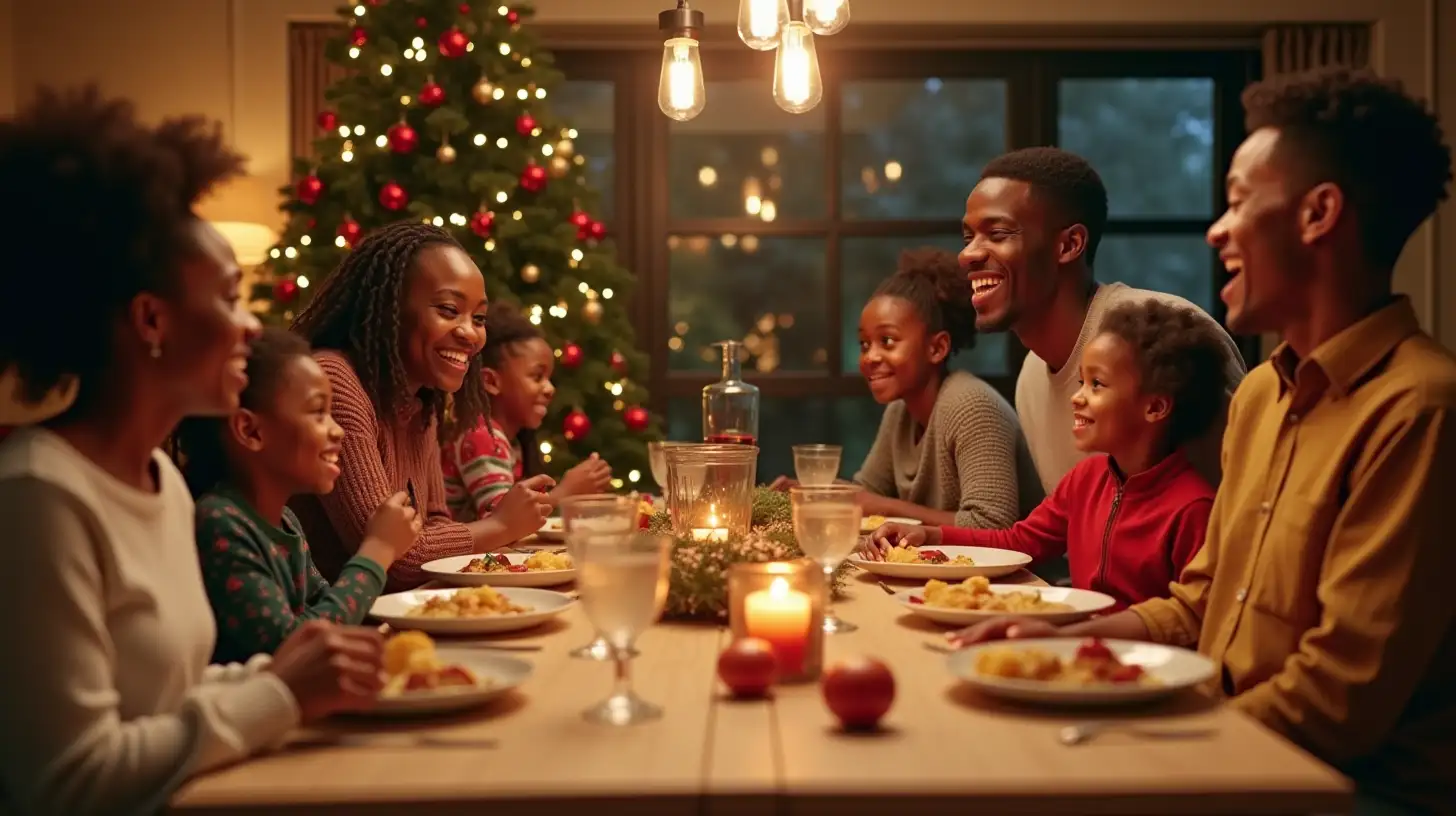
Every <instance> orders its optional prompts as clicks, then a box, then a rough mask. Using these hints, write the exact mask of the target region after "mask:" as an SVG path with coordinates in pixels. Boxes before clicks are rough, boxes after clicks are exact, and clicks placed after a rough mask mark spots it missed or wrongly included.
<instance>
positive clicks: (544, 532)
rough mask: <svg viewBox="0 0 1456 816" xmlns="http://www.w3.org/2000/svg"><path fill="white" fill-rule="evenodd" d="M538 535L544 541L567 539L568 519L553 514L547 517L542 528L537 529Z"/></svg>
mask: <svg viewBox="0 0 1456 816" xmlns="http://www.w3.org/2000/svg"><path fill="white" fill-rule="evenodd" d="M536 537H537V538H539V539H541V540H542V541H565V540H566V521H565V520H564V519H562V518H561V516H552V517H551V518H548V519H546V521H545V522H544V523H542V525H541V529H539V530H537V531H536Z"/></svg>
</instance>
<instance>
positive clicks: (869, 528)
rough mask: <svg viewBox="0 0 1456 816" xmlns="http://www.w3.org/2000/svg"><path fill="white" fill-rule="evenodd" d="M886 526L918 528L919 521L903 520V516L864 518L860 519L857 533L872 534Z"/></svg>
mask: <svg viewBox="0 0 1456 816" xmlns="http://www.w3.org/2000/svg"><path fill="white" fill-rule="evenodd" d="M886 524H911V525H914V526H916V527H919V526H920V522H919V521H916V520H915V519H913V518H905V517H904V516H865V517H864V518H862V519H860V522H859V531H860V532H861V533H873V532H874V531H876V530H878V529H880V527H881V526H883V525H886Z"/></svg>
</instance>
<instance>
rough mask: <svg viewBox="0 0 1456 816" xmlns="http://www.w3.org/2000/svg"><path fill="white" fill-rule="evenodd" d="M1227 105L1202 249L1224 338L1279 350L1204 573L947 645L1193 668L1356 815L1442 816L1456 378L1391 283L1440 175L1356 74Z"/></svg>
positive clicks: (1450, 655)
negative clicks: (1218, 277)
mask: <svg viewBox="0 0 1456 816" xmlns="http://www.w3.org/2000/svg"><path fill="white" fill-rule="evenodd" d="M1244 106H1245V108H1246V110H1247V114H1248V127H1249V132H1250V135H1249V137H1248V139H1246V140H1245V141H1244V143H1243V144H1242V145H1241V146H1240V147H1239V149H1238V152H1237V153H1236V154H1235V155H1234V159H1233V162H1232V165H1231V167H1230V169H1229V173H1228V180H1227V181H1228V201H1229V206H1228V211H1227V212H1225V213H1224V215H1223V216H1222V217H1221V218H1220V219H1219V220H1218V221H1217V222H1216V223H1215V224H1214V225H1213V226H1212V227H1211V228H1210V229H1209V231H1208V241H1209V243H1210V244H1211V245H1212V246H1213V247H1215V248H1216V249H1218V250H1219V255H1220V257H1221V258H1222V259H1223V262H1224V265H1225V267H1226V268H1227V270H1228V272H1229V275H1230V280H1229V282H1228V284H1227V285H1226V286H1225V287H1224V289H1223V291H1222V292H1221V295H1220V296H1221V297H1222V298H1223V301H1224V303H1226V304H1227V305H1228V323H1229V327H1230V329H1232V330H1234V331H1235V332H1238V333H1246V334H1253V333H1261V332H1278V333H1279V334H1280V335H1281V336H1282V338H1283V341H1284V342H1283V344H1281V345H1280V346H1279V348H1278V349H1277V350H1276V351H1275V352H1274V354H1273V356H1272V358H1271V359H1270V360H1269V361H1268V362H1267V363H1265V364H1263V365H1261V366H1259V367H1258V368H1256V369H1254V370H1253V371H1251V372H1250V373H1249V376H1248V377H1247V378H1246V379H1245V380H1244V382H1243V384H1242V386H1241V387H1240V388H1239V390H1238V393H1237V394H1236V395H1235V397H1234V400H1233V403H1232V405H1231V407H1230V411H1229V422H1228V429H1227V431H1226V432H1225V435H1224V445H1223V457H1222V465H1223V473H1224V478H1223V483H1222V485H1221V486H1220V489H1219V492H1218V498H1217V499H1216V500H1215V503H1214V508H1213V514H1212V518H1211V519H1210V521H1209V529H1208V536H1207V542H1206V544H1205V546H1204V549H1203V551H1202V552H1201V553H1199V555H1198V556H1196V557H1195V558H1194V559H1193V561H1192V562H1191V563H1190V564H1189V565H1188V568H1187V569H1186V570H1185V571H1184V572H1183V575H1182V577H1181V578H1180V579H1179V581H1178V582H1177V583H1175V584H1173V585H1172V586H1171V587H1170V592H1171V597H1170V598H1162V599H1155V600H1151V601H1147V602H1145V603H1142V604H1139V605H1137V606H1134V607H1132V608H1131V609H1129V610H1127V611H1125V612H1122V613H1119V614H1116V615H1111V616H1108V617H1106V618H1101V619H1097V620H1093V621H1088V622H1085V623H1081V624H1077V625H1074V626H1068V627H1065V628H1064V629H1062V630H1060V631H1059V632H1055V631H1054V630H1053V629H1052V628H1051V627H1049V626H1046V625H1045V624H1040V623H1037V622H1030V621H1024V620H1021V621H1018V620H1015V619H1002V620H998V621H992V622H989V623H987V624H983V625H981V626H978V627H972V628H971V629H967V630H963V631H961V632H957V633H953V634H952V635H951V637H952V639H953V640H956V641H957V642H960V643H970V642H976V641H981V640H990V639H995V638H1000V637H1044V636H1048V635H1050V634H1053V633H1056V634H1062V635H1096V636H1102V637H1120V638H1129V639H1142V640H1152V641H1156V642H1159V643H1169V644H1175V645H1179V646H1188V647H1192V646H1197V648H1198V649H1199V651H1201V652H1202V653H1203V654H1205V655H1207V656H1209V657H1210V658H1212V659H1213V660H1214V661H1215V662H1216V663H1218V664H1219V666H1220V669H1221V676H1220V684H1221V686H1222V691H1223V692H1224V693H1225V694H1226V695H1228V697H1229V698H1230V703H1231V704H1232V705H1234V706H1235V707H1237V708H1239V709H1242V710H1243V711H1245V712H1247V713H1248V714H1250V715H1251V716H1253V717H1254V718H1256V719H1258V720H1259V721H1260V722H1262V723H1264V724H1265V725H1266V726H1268V727H1269V728H1271V729H1273V730H1275V731H1277V732H1279V733H1280V734H1282V735H1284V736H1285V737H1287V738H1288V739H1290V740H1291V741H1293V742H1295V743H1297V744H1298V745H1300V746H1302V747H1304V748H1305V749H1307V750H1309V751H1310V752H1311V753H1313V754H1315V755H1316V756H1319V757H1321V758H1323V759H1324V760H1325V761H1327V762H1329V763H1330V764H1332V765H1334V766H1336V767H1338V768H1340V769H1341V770H1342V771H1344V772H1345V773H1347V774H1349V775H1350V776H1351V777H1352V778H1353V779H1354V780H1355V782H1356V785H1357V786H1358V788H1359V790H1360V793H1361V794H1362V801H1363V802H1364V804H1362V809H1364V808H1366V807H1369V808H1371V812H1376V811H1378V812H1382V813H1389V812H1405V809H1407V808H1409V809H1416V810H1417V812H1422V813H1437V812H1439V813H1456V540H1452V537H1451V533H1450V530H1451V526H1452V521H1453V519H1456V515H1453V513H1452V508H1453V507H1456V358H1453V356H1452V355H1451V354H1450V353H1449V352H1447V351H1446V350H1444V349H1442V348H1441V347H1440V346H1439V345H1438V344H1437V343H1436V342H1435V341H1434V340H1432V339H1431V337H1430V336H1428V335H1426V334H1425V333H1424V332H1422V331H1421V329H1420V327H1419V325H1418V324H1417V321H1416V316H1415V312H1414V311H1413V309H1412V308H1411V304H1410V301H1409V300H1407V299H1406V298H1405V297H1402V296H1396V295H1394V294H1393V292H1392V283H1391V277H1392V270H1393V268H1394V266H1395V261H1396V258H1397V257H1398V256H1399V255H1400V252H1401V250H1402V248H1403V247H1404V245H1405V243H1406V242H1407V240H1408V239H1409V238H1410V236H1411V235H1412V233H1414V232H1415V230H1416V228H1417V227H1418V226H1420V224H1421V223H1422V222H1423V221H1425V220H1426V219H1427V218H1428V217H1430V216H1431V214H1432V213H1433V212H1435V210H1436V207H1437V205H1438V204H1439V202H1441V201H1442V200H1444V199H1445V198H1446V188H1447V185H1448V183H1449V181H1450V179H1451V153H1450V150H1449V148H1448V147H1447V146H1446V145H1444V144H1443V142H1442V135H1441V131H1440V127H1439V125H1438V123H1437V122H1436V120H1435V118H1434V116H1433V115H1432V114H1430V113H1429V112H1428V111H1427V110H1426V108H1425V106H1424V105H1423V104H1422V103H1420V102H1418V101H1416V100H1413V99H1411V98H1410V97H1408V96H1406V95H1405V94H1404V93H1403V92H1402V91H1401V89H1400V87H1399V86H1398V85H1396V84H1394V83H1391V82H1387V81H1382V80H1379V79H1377V78H1375V77H1373V76H1371V75H1368V74H1363V73H1348V72H1334V73H1322V74H1311V75H1305V76H1301V77H1294V78H1290V79H1285V80H1282V81H1271V82H1264V83H1258V84H1256V85H1254V86H1252V87H1250V88H1249V89H1248V90H1247V91H1246V92H1245V93H1244Z"/></svg>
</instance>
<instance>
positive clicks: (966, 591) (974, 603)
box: [924, 575, 1072, 614]
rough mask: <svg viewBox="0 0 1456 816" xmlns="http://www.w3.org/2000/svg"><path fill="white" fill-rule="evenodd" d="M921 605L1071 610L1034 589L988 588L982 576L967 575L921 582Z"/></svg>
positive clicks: (984, 609) (990, 609)
mask: <svg viewBox="0 0 1456 816" xmlns="http://www.w3.org/2000/svg"><path fill="white" fill-rule="evenodd" d="M924 595H925V605H926V606H939V607H942V608H945V609H965V610H974V611H977V612H1006V613H1008V614H1010V613H1025V612H1071V611H1072V607H1071V606H1069V605H1067V604H1064V603H1055V602H1052V601H1043V600H1042V599H1041V595H1039V594H1038V593H1037V592H1035V591H1032V592H1005V593H999V594H998V593H995V592H992V591H991V582H990V581H988V580H986V578H985V577H984V576H980V575H977V576H975V577H973V578H967V579H966V580H964V581H962V582H961V583H959V584H947V583H946V582H944V581H937V580H934V579H931V580H930V581H927V582H926V584H925V592H924Z"/></svg>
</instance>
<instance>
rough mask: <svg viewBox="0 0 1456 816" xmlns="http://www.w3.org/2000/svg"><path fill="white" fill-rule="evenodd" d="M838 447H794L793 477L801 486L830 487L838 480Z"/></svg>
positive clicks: (839, 449) (839, 450)
mask: <svg viewBox="0 0 1456 816" xmlns="http://www.w3.org/2000/svg"><path fill="white" fill-rule="evenodd" d="M841 452H842V449H841V448H840V447H839V446H838V445H795V446H794V476H796V477H797V478H798V480H799V484H801V485H809V486H811V487H812V486H817V485H832V484H834V480H835V479H837V478H839V457H840V453H841Z"/></svg>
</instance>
